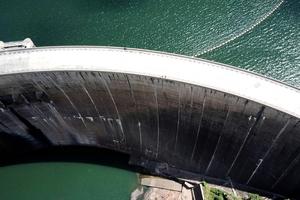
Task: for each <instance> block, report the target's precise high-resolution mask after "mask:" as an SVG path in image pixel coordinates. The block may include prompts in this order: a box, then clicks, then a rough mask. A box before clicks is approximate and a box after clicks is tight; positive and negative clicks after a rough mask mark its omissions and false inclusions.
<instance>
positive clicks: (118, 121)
mask: <svg viewBox="0 0 300 200" xmlns="http://www.w3.org/2000/svg"><path fill="white" fill-rule="evenodd" d="M100 75H101V77H100V79H101V81H102V83H103V85H104V87H105V89H106V91H107V92H108V95H109V97H110V99H111V101H112V102H113V104H114V108H115V110H116V113H117V116H118V120H116V121H117V123H118V125H119V126H120V129H121V133H122V138H121V142H123V141H124V142H125V144H126V138H125V134H124V130H123V125H122V119H121V116H120V113H119V110H118V107H117V104H116V102H115V99H114V97H113V95H112V93H111V91H110V89H109V87H108V85H107V83H106V80H105V79H104V78H103V74H102V73H100Z"/></svg>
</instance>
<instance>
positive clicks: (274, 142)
mask: <svg viewBox="0 0 300 200" xmlns="http://www.w3.org/2000/svg"><path fill="white" fill-rule="evenodd" d="M289 123H290V119H289V120H288V121H287V122H286V123H285V124H284V126H283V127H282V128H281V130H280V131H279V132H278V134H277V136H276V137H275V139H274V140H273V142H272V144H271V146H270V148H269V149H268V151H267V152H266V153H265V155H264V156H263V157H262V158H261V159H259V164H258V165H257V166H256V168H255V170H254V171H253V173H252V174H251V176H250V177H249V179H248V180H247V182H246V185H248V184H249V183H250V181H251V180H252V178H253V177H254V175H255V174H256V172H257V170H258V168H259V167H260V166H261V164H262V163H263V161H264V159H265V158H266V157H267V156H268V155H269V153H270V152H271V150H272V149H273V147H274V145H275V144H276V143H277V141H278V139H279V138H280V136H281V135H282V133H283V132H284V131H285V130H286V128H287V126H288V125H289Z"/></svg>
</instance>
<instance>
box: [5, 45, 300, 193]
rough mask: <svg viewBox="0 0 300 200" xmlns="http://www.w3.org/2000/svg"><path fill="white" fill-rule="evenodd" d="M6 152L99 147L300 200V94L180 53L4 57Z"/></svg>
mask: <svg viewBox="0 0 300 200" xmlns="http://www.w3.org/2000/svg"><path fill="white" fill-rule="evenodd" d="M0 75H1V79H0V106H1V107H0V111H1V112H0V130H1V134H0V150H1V153H0V155H1V154H6V153H7V152H11V153H14V152H21V151H30V150H32V149H39V148H43V147H48V146H51V145H91V146H97V147H104V148H108V149H112V150H116V151H120V152H125V153H128V154H130V155H132V156H140V157H143V158H145V159H149V160H154V161H157V162H161V163H167V164H168V165H169V166H172V167H174V168H178V169H182V170H186V171H190V172H194V173H197V174H199V175H203V176H207V177H212V178H217V179H221V180H227V179H228V178H230V179H231V180H232V182H234V183H237V184H241V185H246V186H249V187H253V188H257V189H260V190H265V191H271V192H275V193H278V194H282V195H288V196H293V197H298V198H299V197H300V194H299V192H298V191H299V189H300V183H299V178H300V177H299V176H300V173H299V172H300V163H299V159H300V135H299V132H300V123H299V118H300V91H299V89H297V88H293V87H290V86H287V85H284V84H282V83H280V82H277V81H275V80H271V79H268V78H265V77H262V76H259V75H257V74H253V73H250V72H247V71H243V70H240V69H236V68H233V67H230V66H225V65H221V64H217V63H213V62H209V61H205V60H200V59H194V58H190V57H184V56H179V55H174V54H167V53H161V52H153V51H146V50H138V49H124V48H112V47H83V46H82V47H75V46H74V47H43V48H31V49H20V50H8V51H2V52H1V51H0Z"/></svg>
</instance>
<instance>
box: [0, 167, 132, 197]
mask: <svg viewBox="0 0 300 200" xmlns="http://www.w3.org/2000/svg"><path fill="white" fill-rule="evenodd" d="M136 184H137V175H136V174H135V173H133V172H129V171H125V170H121V169H117V168H112V167H105V166H101V165H93V164H84V163H64V162H49V163H34V164H20V165H13V166H7V167H1V168H0V199H3V200H17V199H22V200H41V199H42V200H77V199H78V200H84V199H87V200H102V199H103V200H119V199H129V196H130V193H131V192H132V191H133V190H134V188H135V187H136Z"/></svg>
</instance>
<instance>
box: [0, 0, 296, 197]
mask: <svg viewBox="0 0 300 200" xmlns="http://www.w3.org/2000/svg"><path fill="white" fill-rule="evenodd" d="M299 22H300V1H299V0H283V1H282V0H252V1H248V0H239V1H238V0H227V1H225V0H215V1H209V0H185V1H181V0H106V1H101V0H65V1H58V0H51V1H50V0H44V1H38V0H26V1H20V0H2V1H1V2H0V40H2V41H15V40H23V39H24V38H27V37H29V38H31V39H32V40H33V42H34V43H35V45H36V46H53V45H58V46H59V45H100V46H119V47H131V48H142V49H150V50H157V51H165V52H171V53H176V54H183V55H188V56H193V57H198V58H205V59H208V60H213V61H217V62H221V63H225V64H230V65H233V66H236V67H240V68H242V69H246V70H250V71H252V72H256V73H259V74H262V75H264V76H268V77H270V78H273V79H277V80H279V81H282V82H284V83H286V84H289V85H292V86H294V87H300V23H299ZM136 181H137V179H136V174H135V173H134V172H131V171H129V170H125V169H120V168H115V167H110V166H104V165H101V164H98V165H96V164H87V163H75V162H71V163H70V162H68V163H65V162H43V163H32V164H18V165H12V166H4V167H1V168H0V199H12V200H13V199H24V200H25V199H32V200H34V199H111V200H113V199H129V194H130V192H131V191H132V190H133V189H134V186H135V184H136Z"/></svg>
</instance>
